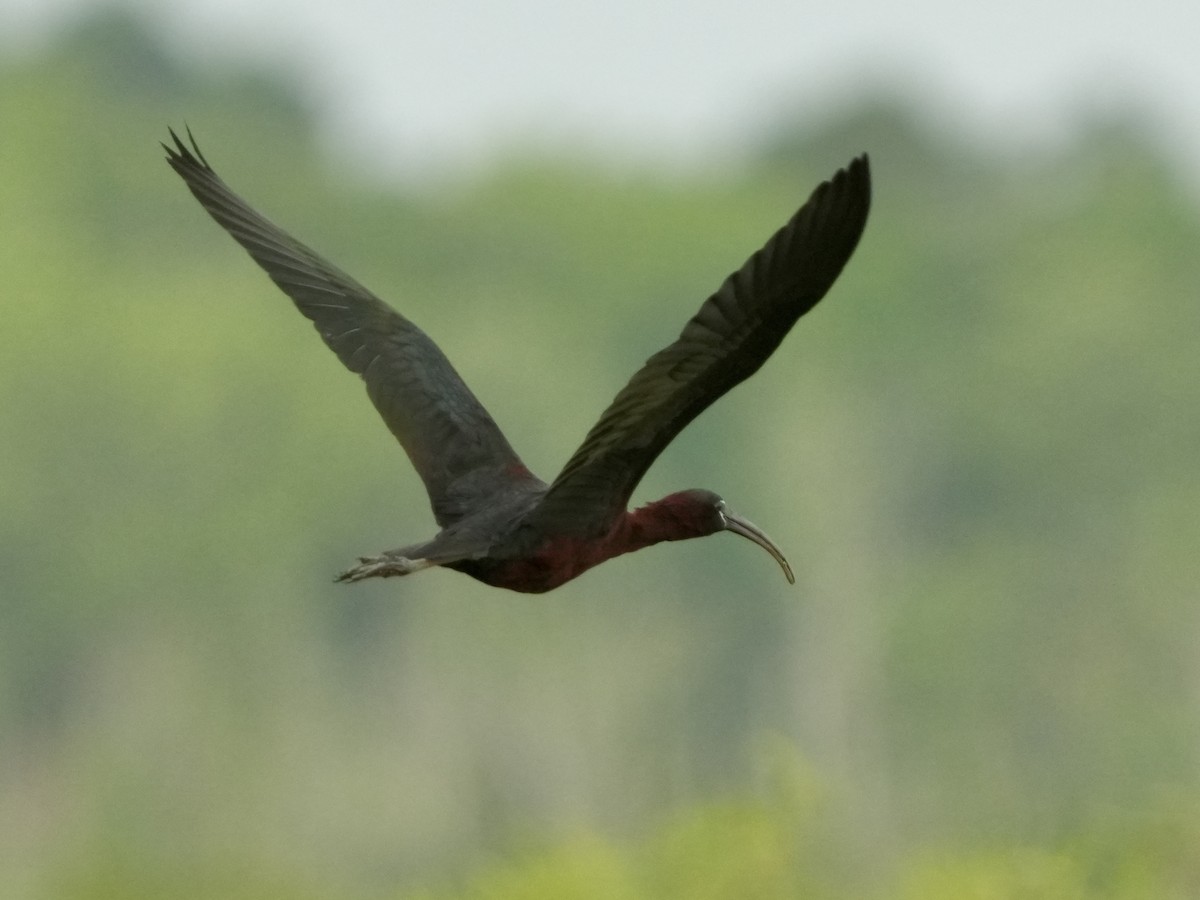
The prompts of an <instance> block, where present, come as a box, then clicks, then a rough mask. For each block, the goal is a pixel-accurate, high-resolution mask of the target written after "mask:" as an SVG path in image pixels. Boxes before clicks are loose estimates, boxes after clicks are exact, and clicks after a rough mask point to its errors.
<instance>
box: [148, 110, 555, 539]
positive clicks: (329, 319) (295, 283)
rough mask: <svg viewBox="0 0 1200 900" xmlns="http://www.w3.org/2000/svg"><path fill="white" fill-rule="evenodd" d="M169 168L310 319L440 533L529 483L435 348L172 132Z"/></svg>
mask: <svg viewBox="0 0 1200 900" xmlns="http://www.w3.org/2000/svg"><path fill="white" fill-rule="evenodd" d="M171 137H172V139H173V140H174V144H175V145H174V146H173V147H171V146H168V145H166V144H163V148H164V149H165V150H166V151H167V161H168V162H169V163H170V164H171V168H173V169H174V170H175V171H176V172H178V173H179V175H180V177H182V178H183V180H184V181H185V182H186V183H187V186H188V187H189V188H190V189H191V192H192V193H193V194H194V195H195V197H196V199H197V200H199V201H200V204H201V205H202V206H203V207H204V208H205V209H206V210H208V213H209V215H211V216H212V217H213V218H214V219H216V221H217V223H218V224H219V225H220V226H221V227H222V228H224V229H225V230H226V231H228V232H229V234H230V235H231V236H232V237H233V239H234V240H236V241H237V242H238V243H239V244H241V245H242V247H244V248H245V250H246V252H247V253H249V254H250V256H251V257H252V258H253V259H254V261H255V262H256V263H258V265H259V266H261V267H262V268H263V270H264V271H266V273H267V274H268V275H269V276H270V277H271V280H272V281H274V282H275V284H277V285H278V286H279V288H280V289H281V290H282V291H283V292H284V293H285V294H287V295H288V296H289V297H291V298H292V300H293V301H294V302H295V304H296V308H297V309H299V310H300V312H302V313H304V315H306V316H307V317H308V318H309V319H311V320H312V322H313V325H315V326H316V329H317V331H318V333H320V335H321V338H322V340H324V341H325V343H326V344H327V345H328V346H329V348H330V349H331V350H332V351H333V352H334V353H336V354H337V355H338V358H339V359H340V360H341V361H342V362H343V363H344V364H345V366H346V368H348V369H349V370H350V371H351V372H355V373H357V374H358V375H361V376H362V379H363V381H365V382H366V385H367V394H368V395H369V396H370V398H371V402H372V403H374V404H375V408H376V409H377V410H379V414H380V415H381V416H383V420H384V422H385V423H386V424H387V426H388V428H389V429H390V430H391V432H392V434H394V435H395V436H396V438H397V440H399V441H400V444H401V446H403V447H404V450H405V452H406V453H407V454H408V458H409V459H410V460H412V464H413V466H414V468H416V470H417V474H419V475H420V476H421V480H422V481H424V482H425V488H426V490H427V491H428V492H429V500H430V503H431V505H432V506H433V512H434V516H435V518H436V519H437V521H438V524H439V525H441V526H443V527H445V526H446V525H449V524H451V523H452V522H454V521H456V520H458V519H459V518H461V517H462V516H464V515H465V514H467V513H469V512H471V511H472V510H473V509H474V508H476V507H477V506H478V505H479V504H481V503H483V502H485V501H486V500H487V498H488V496H490V494H491V493H492V492H494V491H496V490H501V489H503V487H505V486H506V485H508V484H510V483H511V482H512V481H513V480H514V479H523V478H532V476H530V475H529V474H528V471H527V470H526V469H525V467H524V466H523V465H522V464H521V460H520V459H519V458H518V457H517V454H516V453H515V452H513V449H512V447H511V446H509V443H508V441H507V440H506V439H505V437H504V435H503V434H502V433H501V431H500V429H499V427H497V425H496V423H495V422H494V421H492V418H491V416H489V415H488V413H487V410H485V409H484V408H483V405H482V404H481V403H480V402H479V401H478V400H477V399H476V398H475V395H474V394H472V393H471V391H470V389H469V388H468V387H467V386H466V384H464V383H463V380H462V378H460V377H459V375H458V373H457V372H456V371H454V367H453V366H451V365H450V361H449V360H447V359H446V357H445V355H444V354H443V353H442V351H441V350H439V349H438V347H437V345H436V344H435V343H434V342H433V341H432V340H430V339H429V338H428V337H427V336H426V335H425V333H424V332H422V331H421V330H420V329H419V328H417V326H415V325H414V324H413V323H412V322H410V321H408V320H407V319H406V318H404V317H403V316H401V315H400V314H399V313H397V312H396V311H395V310H393V309H392V308H391V307H389V306H388V305H387V304H386V303H384V302H383V301H382V300H380V299H378V298H377V297H376V296H375V295H373V294H372V293H371V292H370V291H368V290H367V289H366V288H364V287H363V286H362V285H360V284H359V283H358V282H357V281H355V280H354V279H353V278H351V277H350V276H349V275H347V274H346V273H345V272H343V271H341V270H340V269H338V268H337V267H335V266H333V265H331V264H330V263H328V262H326V261H325V260H323V259H322V258H321V257H320V256H318V255H317V254H316V253H314V252H313V251H312V250H310V249H309V248H308V247H306V246H305V245H304V244H302V243H300V242H299V241H297V240H296V239H295V238H293V237H291V236H290V235H288V234H287V233H286V232H285V231H283V230H282V229H281V228H278V227H277V226H275V225H273V224H272V223H271V222H269V221H268V220H267V219H265V218H264V217H263V216H261V215H259V214H258V213H257V212H255V211H254V210H253V209H251V208H250V206H249V205H247V204H246V203H245V202H244V201H243V200H242V199H241V198H240V197H238V196H237V194H235V193H234V192H233V191H231V190H230V189H229V187H228V186H226V184H225V182H223V181H222V180H221V179H220V178H219V177H218V176H217V174H216V172H214V171H213V170H212V167H211V166H209V164H208V162H207V160H205V159H204V156H203V154H201V153H200V148H199V147H197V146H196V141H195V139H194V138H192V136H191V134H190V132H189V134H188V137H189V139H191V147H190V148H189V147H187V146H186V145H185V144H184V143H183V141H181V140H180V139H179V136H178V135H176V134H175V132H174V131H172V132H171Z"/></svg>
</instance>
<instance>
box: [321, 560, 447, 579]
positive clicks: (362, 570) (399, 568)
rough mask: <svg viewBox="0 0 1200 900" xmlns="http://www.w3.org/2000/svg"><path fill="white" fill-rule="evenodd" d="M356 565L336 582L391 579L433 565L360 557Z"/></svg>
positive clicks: (424, 562) (426, 561) (427, 561)
mask: <svg viewBox="0 0 1200 900" xmlns="http://www.w3.org/2000/svg"><path fill="white" fill-rule="evenodd" d="M358 563H359V564H358V565H357V566H352V567H350V568H349V569H347V570H346V571H345V572H343V573H342V574H341V575H339V576H338V577H337V578H336V579H335V580H336V581H362V580H363V579H364V578H391V577H392V576H393V575H409V574H411V573H413V572H418V571H420V570H421V569H427V568H429V567H430V566H432V565H434V563H432V562H430V561H429V560H427V559H409V558H408V557H406V556H389V555H388V554H386V553H385V554H384V555H383V556H360V557H359V558H358Z"/></svg>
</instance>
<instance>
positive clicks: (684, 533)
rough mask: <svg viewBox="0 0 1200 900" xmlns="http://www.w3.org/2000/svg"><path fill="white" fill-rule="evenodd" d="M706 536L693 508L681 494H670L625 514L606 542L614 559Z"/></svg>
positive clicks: (707, 531) (706, 532)
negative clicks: (608, 543)
mask: <svg viewBox="0 0 1200 900" xmlns="http://www.w3.org/2000/svg"><path fill="white" fill-rule="evenodd" d="M709 533H710V530H709V529H706V528H704V527H702V526H701V525H700V523H699V521H698V519H697V515H696V511H695V510H694V509H693V505H692V504H689V503H687V502H686V501H685V498H682V497H681V495H678V494H671V495H670V496H667V497H663V498H662V499H661V500H655V501H654V502H653V503H647V504H646V505H645V506H643V507H640V508H638V509H635V510H632V511H630V512H627V513H625V515H624V516H623V517H622V518H621V520H620V521H619V522H618V524H617V526H616V527H615V528H614V529H613V532H612V534H611V536H610V539H609V540H610V541H611V543H612V544H613V546H614V549H616V553H614V554H613V555H614V556H615V555H617V554H619V553H631V552H633V551H634V550H641V549H642V548H643V547H650V546H652V545H654V544H659V543H662V542H663V541H682V540H686V539H687V538H694V537H703V536H704V535H706V534H709Z"/></svg>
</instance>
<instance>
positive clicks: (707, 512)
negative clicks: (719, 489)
mask: <svg viewBox="0 0 1200 900" xmlns="http://www.w3.org/2000/svg"><path fill="white" fill-rule="evenodd" d="M651 508H654V509H655V511H656V512H657V513H658V515H660V516H663V517H664V518H667V519H670V520H671V524H672V525H673V526H674V529H676V532H675V535H673V536H672V537H671V538H668V540H670V539H675V540H679V539H683V538H693V537H704V536H706V535H710V534H716V533H717V532H718V531H732V532H733V533H734V534H739V535H741V536H742V537H744V538H748V539H749V540H752V541H754V543H756V544H758V546H760V547H762V548H763V549H764V550H766V551H767V552H768V553H770V554H771V556H772V557H773V558H774V560H775V562H777V563H779V567H780V568H781V569H783V574H784V577H786V578H787V580H788V584H795V583H796V576H795V575H793V574H792V567H791V566H789V565H788V561H787V559H785V558H784V555H783V551H782V550H780V549H779V548H778V547H777V546H775V542H774V541H772V540H771V539H770V538H769V537H767V536H766V534H764V533H763V530H762V529H761V528H759V527H758V526H757V525H755V524H754V523H753V522H750V521H748V520H746V519H743V518H742V517H741V516H738V515H735V514H734V513H733V512H732V511H731V510H730V509H729V504H727V503H726V502H725V500H724V499H723V498H722V497H720V496H719V495H718V494H714V493H713V492H712V491H706V490H703V489H700V488H697V489H693V490H690V491H680V492H679V493H677V494H671V495H670V496H668V497H664V498H663V499H662V500H659V501H658V502H657V503H653V504H651V505H650V507H647V510H649V509H651Z"/></svg>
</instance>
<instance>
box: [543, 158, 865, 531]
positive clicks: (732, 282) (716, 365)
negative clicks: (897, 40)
mask: <svg viewBox="0 0 1200 900" xmlns="http://www.w3.org/2000/svg"><path fill="white" fill-rule="evenodd" d="M870 205H871V175H870V169H869V165H868V160H867V156H866V155H865V154H864V155H863V156H860V157H858V158H857V159H855V160H854V161H853V162H851V163H850V165H849V166H847V167H846V168H845V169H842V170H841V171H839V172H838V173H837V174H836V175H834V177H833V178H832V179H830V180H829V181H826V182H823V183H822V184H821V185H820V186H819V187H817V189H816V190H815V191H814V192H813V194H812V196H811V197H810V198H809V200H808V202H807V203H805V204H804V206H803V207H801V208H800V210H799V211H798V212H797V213H796V214H795V216H793V217H792V219H791V221H789V222H788V223H787V224H786V225H784V226H783V228H781V229H780V230H779V231H778V232H776V234H775V235H774V236H773V237H772V238H771V239H770V240H769V241H767V243H766V245H765V246H764V247H763V248H762V249H761V250H759V251H758V252H757V253H755V254H754V255H753V256H751V257H750V259H749V260H747V261H746V264H745V265H743V266H742V268H741V269H739V270H738V271H737V272H734V273H733V274H732V275H730V276H729V277H728V278H727V279H726V280H725V283H724V284H722V285H721V287H720V289H719V290H718V291H717V292H716V293H715V294H713V295H712V296H711V297H709V298H708V300H706V301H705V303H704V305H703V306H701V307H700V311H699V312H698V313H697V314H696V315H695V316H694V317H693V318H692V320H691V321H690V322H688V324H687V325H686V326H685V327H684V329H683V333H682V334H681V335H680V336H679V339H678V340H677V341H675V343H673V344H671V345H670V346H669V347H666V348H665V349H663V350H660V351H659V352H658V353H656V354H654V356H652V357H650V359H649V360H647V361H646V364H645V365H644V366H643V367H642V368H641V370H640V371H639V372H638V373H637V374H636V375H634V376H633V378H632V379H631V380H630V382H629V384H627V385H626V386H625V388H624V389H623V390H622V391H621V392H620V393H619V394H617V396H616V399H614V400H613V402H612V404H611V405H610V406H609V407H608V409H607V410H605V412H604V414H603V415H602V416H601V417H600V420H599V421H598V422H597V423H596V425H595V426H594V427H593V428H592V430H591V431H590V432H589V433H588V436H587V438H585V439H584V442H583V445H582V446H581V447H580V448H579V449H578V450H576V451H575V455H574V456H572V457H571V459H570V460H569V461H568V462H567V464H566V466H565V467H564V468H563V470H562V472H561V473H560V474H559V476H558V477H557V478H556V479H555V480H554V483H553V484H552V485H551V486H550V490H549V492H548V493H547V495H546V497H545V499H544V500H543V502H542V504H541V506H539V508H538V510H537V511H536V512H535V513H534V514H533V521H535V522H537V523H538V524H540V525H541V526H542V527H543V528H545V529H546V530H548V531H552V532H556V533H569V534H579V535H593V534H596V533H600V532H603V531H604V530H606V529H607V527H608V526H609V525H610V524H611V523H612V521H613V520H614V518H615V517H616V516H618V515H620V513H621V512H622V511H623V510H624V509H625V508H626V505H627V504H628V502H629V497H630V495H631V494H632V493H633V489H634V488H635V487H636V486H637V484H638V482H639V481H640V480H641V478H642V476H643V475H644V474H645V472H646V470H647V469H648V468H649V467H650V464H651V463H653V462H654V460H655V458H656V457H657V456H658V455H659V454H660V453H661V452H662V451H663V449H664V448H665V447H666V446H667V444H669V443H670V442H671V440H673V439H674V437H675V436H676V435H677V434H679V432H680V431H681V430H683V428H684V426H686V425H687V424H688V423H689V422H691V421H692V419H694V418H696V416H698V415H699V414H700V413H701V412H703V411H704V410H705V409H706V408H707V407H708V406H709V404H711V403H713V402H714V401H715V400H717V399H718V398H719V397H720V396H721V395H722V394H724V393H725V392H726V391H728V390H729V389H730V388H732V387H733V386H734V385H736V384H738V383H739V382H741V381H743V380H745V379H746V378H749V377H750V376H751V375H753V374H754V373H755V372H756V371H757V370H758V368H759V367H760V366H761V365H762V364H763V363H764V362H766V360H767V357H769V356H770V355H771V354H772V353H773V352H774V350H775V348H776V347H778V346H779V344H780V342H781V341H782V340H783V338H784V336H785V335H786V334H787V333H788V331H789V330H790V329H791V327H792V326H793V325H794V324H795V323H796V320H797V319H799V318H800V316H802V315H804V313H806V312H808V311H809V310H810V309H812V307H813V306H814V305H815V304H816V303H817V301H818V300H820V299H821V298H822V297H823V296H824V295H825V293H826V291H828V290H829V288H830V287H831V286H832V285H833V282H834V280H835V279H836V278H837V276H838V274H839V273H840V272H841V271H842V267H843V266H844V265H845V264H846V262H847V260H849V259H850V255H851V254H852V253H853V252H854V248H855V246H857V244H858V239H859V237H860V236H861V235H862V231H863V227H864V226H865V225H866V221H867V212H868V210H869V209H870Z"/></svg>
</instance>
